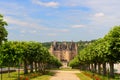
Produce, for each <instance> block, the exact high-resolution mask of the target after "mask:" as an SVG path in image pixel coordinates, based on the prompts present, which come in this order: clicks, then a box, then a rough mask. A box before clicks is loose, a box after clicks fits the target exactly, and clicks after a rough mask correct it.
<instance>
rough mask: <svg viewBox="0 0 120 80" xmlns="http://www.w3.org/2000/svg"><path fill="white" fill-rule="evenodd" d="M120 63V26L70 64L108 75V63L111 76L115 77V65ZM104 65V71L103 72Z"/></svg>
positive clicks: (90, 46) (87, 48)
mask: <svg viewBox="0 0 120 80" xmlns="http://www.w3.org/2000/svg"><path fill="white" fill-rule="evenodd" d="M119 61H120V26H115V27H114V28H112V29H111V30H110V31H109V32H108V34H106V35H105V36H104V37H103V38H100V39H98V40H96V41H94V42H92V43H90V44H89V45H88V46H87V47H86V48H84V49H83V50H81V51H80V52H79V54H78V55H77V56H76V57H75V58H74V59H73V60H72V61H71V62H70V66H72V67H76V66H79V67H80V68H81V69H85V70H91V71H94V72H97V73H99V74H101V71H102V73H103V75H106V71H107V69H106V63H108V64H109V67H110V76H111V77H114V63H117V62H119ZM101 65H102V70H101Z"/></svg>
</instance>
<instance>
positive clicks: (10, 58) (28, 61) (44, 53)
mask: <svg viewBox="0 0 120 80" xmlns="http://www.w3.org/2000/svg"><path fill="white" fill-rule="evenodd" d="M0 57H1V58H0V59H1V60H0V61H2V62H1V64H2V65H4V66H12V65H18V66H20V65H22V64H24V65H23V66H24V73H25V74H27V73H28V65H29V66H30V72H33V67H34V68H35V71H36V72H41V73H44V72H45V69H46V66H50V65H51V64H52V65H54V66H56V67H60V66H61V63H60V61H59V60H58V59H57V58H55V57H53V56H52V55H51V54H50V53H49V51H48V50H47V49H46V48H45V47H43V46H42V44H41V43H39V42H18V41H8V42H5V43H4V44H2V47H1V54H0Z"/></svg>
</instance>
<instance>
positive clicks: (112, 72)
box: [109, 62, 114, 78]
mask: <svg viewBox="0 0 120 80" xmlns="http://www.w3.org/2000/svg"><path fill="white" fill-rule="evenodd" d="M109 65H110V77H112V78H114V63H113V62H110V63H109Z"/></svg>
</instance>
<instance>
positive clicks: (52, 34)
mask: <svg viewBox="0 0 120 80" xmlns="http://www.w3.org/2000/svg"><path fill="white" fill-rule="evenodd" d="M47 35H48V36H56V35H57V34H56V33H48V34H47Z"/></svg>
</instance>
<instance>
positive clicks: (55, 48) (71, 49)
mask: <svg viewBox="0 0 120 80" xmlns="http://www.w3.org/2000/svg"><path fill="white" fill-rule="evenodd" d="M50 53H51V54H52V55H54V56H55V57H57V58H58V59H59V60H60V61H61V62H62V64H63V67H67V66H68V63H69V62H70V60H72V59H73V58H74V57H75V56H76V55H77V45H76V43H74V42H70V43H66V42H62V43H59V42H55V41H54V42H53V43H52V44H51V47H50Z"/></svg>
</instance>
